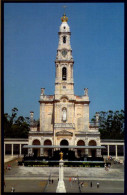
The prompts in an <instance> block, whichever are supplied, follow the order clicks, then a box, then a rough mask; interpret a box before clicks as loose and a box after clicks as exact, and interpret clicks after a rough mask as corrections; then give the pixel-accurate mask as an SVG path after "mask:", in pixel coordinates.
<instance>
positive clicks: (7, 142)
mask: <svg viewBox="0 0 127 195" xmlns="http://www.w3.org/2000/svg"><path fill="white" fill-rule="evenodd" d="M6 144H9V145H11V154H10V155H12V156H13V155H14V145H15V144H16V145H18V150H17V151H18V154H17V155H23V153H22V145H28V140H27V139H26V140H23V139H22V140H16V139H15V140H11V139H9V140H6V139H5V141H4V156H5V155H6ZM101 145H103V146H107V151H106V152H107V156H110V146H115V155H113V157H115V159H118V158H119V155H118V146H123V156H124V155H125V146H124V142H121V141H120V142H118V141H117V142H116V141H115V142H111V141H109V142H108V141H107V142H103V141H102V142H101Z"/></svg>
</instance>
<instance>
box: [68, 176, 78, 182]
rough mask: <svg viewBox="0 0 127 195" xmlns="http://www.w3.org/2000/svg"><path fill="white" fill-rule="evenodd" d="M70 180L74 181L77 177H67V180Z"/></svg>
mask: <svg viewBox="0 0 127 195" xmlns="http://www.w3.org/2000/svg"><path fill="white" fill-rule="evenodd" d="M71 181H73V182H76V181H77V177H72V178H71V177H69V182H71Z"/></svg>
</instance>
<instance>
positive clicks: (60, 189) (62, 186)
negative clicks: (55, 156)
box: [56, 160, 66, 193]
mask: <svg viewBox="0 0 127 195" xmlns="http://www.w3.org/2000/svg"><path fill="white" fill-rule="evenodd" d="M63 165H64V163H63V160H60V161H59V181H58V185H57V188H56V192H57V193H63V192H64V193H66V189H65V184H64V181H63V178H64V176H63Z"/></svg>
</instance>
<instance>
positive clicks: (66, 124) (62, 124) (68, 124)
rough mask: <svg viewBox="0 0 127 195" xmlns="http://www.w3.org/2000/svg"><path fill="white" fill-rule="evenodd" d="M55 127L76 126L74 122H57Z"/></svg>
mask: <svg viewBox="0 0 127 195" xmlns="http://www.w3.org/2000/svg"><path fill="white" fill-rule="evenodd" d="M54 127H55V128H75V124H74V123H55V124H54Z"/></svg>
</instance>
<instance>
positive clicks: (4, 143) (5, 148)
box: [4, 143, 6, 156]
mask: <svg viewBox="0 0 127 195" xmlns="http://www.w3.org/2000/svg"><path fill="white" fill-rule="evenodd" d="M5 155H6V144H5V143H4V156H5Z"/></svg>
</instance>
